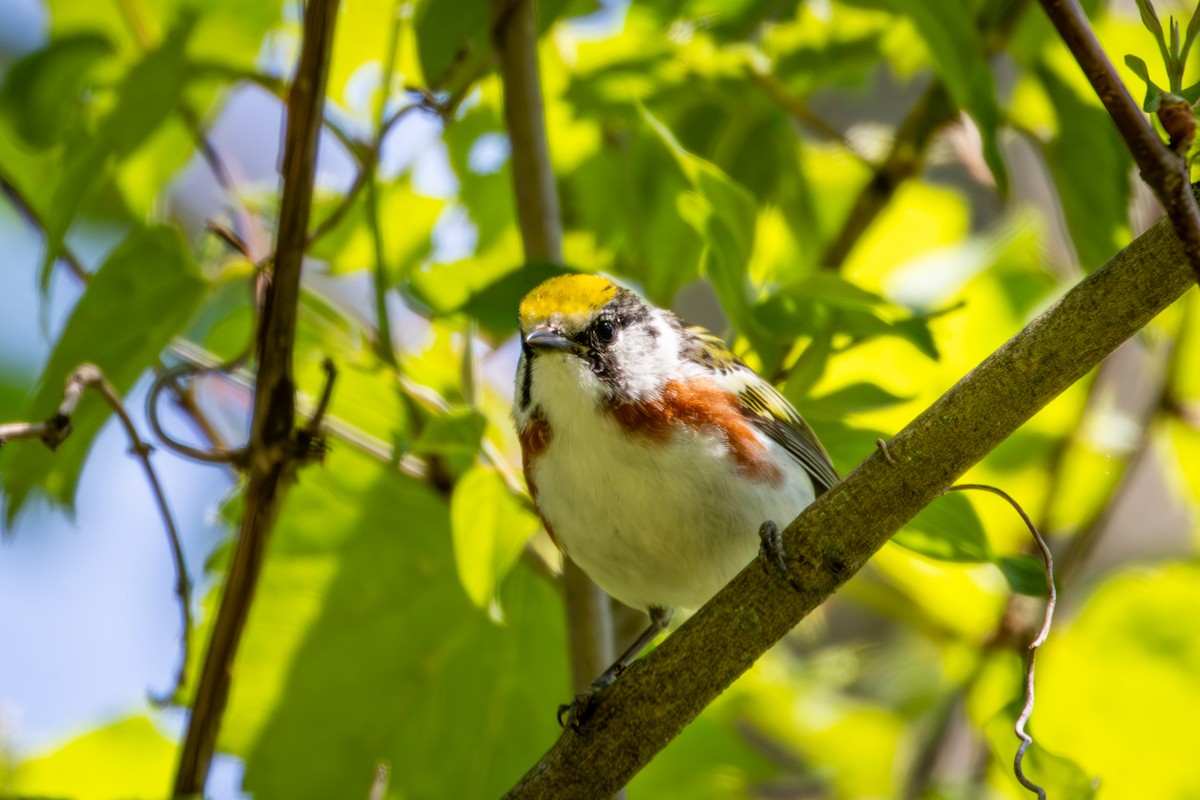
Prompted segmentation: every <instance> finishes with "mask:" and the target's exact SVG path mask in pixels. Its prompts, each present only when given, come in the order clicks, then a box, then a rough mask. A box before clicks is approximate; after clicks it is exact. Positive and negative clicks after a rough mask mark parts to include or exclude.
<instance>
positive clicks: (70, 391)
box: [0, 364, 192, 704]
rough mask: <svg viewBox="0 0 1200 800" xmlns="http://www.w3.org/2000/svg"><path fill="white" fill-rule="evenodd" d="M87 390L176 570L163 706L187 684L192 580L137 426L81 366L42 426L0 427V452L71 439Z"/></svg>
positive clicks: (94, 372)
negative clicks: (173, 647) (131, 460)
mask: <svg viewBox="0 0 1200 800" xmlns="http://www.w3.org/2000/svg"><path fill="white" fill-rule="evenodd" d="M87 389H93V390H95V391H97V392H99V393H100V395H101V396H102V397H104V399H105V401H106V402H107V403H108V405H109V407H110V408H112V410H113V411H114V412H115V413H116V415H117V417H118V419H120V420H121V425H122V427H124V428H125V435H126V436H127V437H128V439H129V450H130V452H131V453H133V454H134V455H135V456H137V458H138V460H139V461H140V462H141V464H142V470H143V471H144V472H145V473H146V480H147V481H148V482H149V483H150V489H151V491H152V492H153V493H154V502H155V504H156V505H157V506H158V513H159V516H160V517H162V521H163V527H164V528H165V529H166V532H167V543H168V544H169V545H170V548H171V559H172V561H173V562H174V565H175V594H176V596H177V597H178V599H179V611H180V623H181V625H182V628H183V629H182V631H181V632H180V637H179V638H180V650H181V654H180V659H179V669H178V670H177V671H176V673H175V681H174V684H173V685H172V688H171V690H170V691H168V692H166V693H165V694H163V695H151V699H152V700H153V701H154V702H155V703H157V704H165V703H167V702H169V701H170V699H171V697H172V696H173V695H175V694H177V693H178V692H179V691H180V690H181V689H183V687H184V685H185V684H186V682H187V665H188V661H189V654H190V652H191V648H190V642H191V634H192V608H191V595H192V588H191V581H190V579H189V578H188V572H187V565H186V563H185V562H184V558H183V547H182V546H181V545H180V542H179V530H178V529H177V528H176V527H175V518H174V517H173V516H172V515H171V508H170V506H169V505H168V504H167V496H166V493H165V492H164V491H163V488H162V484H161V483H159V480H158V474H157V473H156V472H155V471H154V467H153V465H151V463H150V453H151V452H152V450H153V448H152V447H151V446H150V445H149V444H147V443H146V442H144V441H143V440H142V438H141V436H139V435H138V431H137V426H136V425H134V424H133V419H132V418H131V417H130V416H129V412H128V411H126V410H125V404H124V403H123V402H122V401H121V397H120V395H119V394H118V393H117V390H116V389H115V388H114V387H113V385H112V384H111V383H109V382H108V379H107V378H105V377H104V373H103V372H102V371H101V370H100V368H99V367H97V366H96V365H94V364H81V365H80V366H79V367H77V368H76V369H75V371H74V372H72V373H71V374H70V376H68V378H67V382H66V385H65V386H64V388H63V399H62V402H61V403H59V406H58V408H57V410H55V412H54V416H52V417H51V418H50V419H48V420H47V421H46V422H41V423H27V422H18V423H8V424H5V425H0V447H2V446H3V445H4V444H5V443H6V442H8V441H10V440H12V439H41V440H42V442H43V443H44V444H45V445H46V446H47V447H48V448H50V449H51V450H54V449H56V448H57V447H58V446H59V445H60V444H62V442H63V440H65V439H66V438H67V437H68V436H69V435H70V433H71V417H72V416H73V415H74V413H75V409H76V408H77V407H78V406H79V401H80V398H82V396H83V393H84V391H85V390H87Z"/></svg>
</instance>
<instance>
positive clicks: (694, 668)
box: [506, 220, 1195, 799]
mask: <svg viewBox="0 0 1200 800" xmlns="http://www.w3.org/2000/svg"><path fill="white" fill-rule="evenodd" d="M1194 279H1195V278H1194V274H1193V273H1192V271H1191V269H1190V267H1189V265H1188V260H1187V258H1186V256H1185V255H1184V252H1183V249H1182V248H1181V246H1180V244H1179V241H1178V239H1176V238H1175V235H1174V234H1173V232H1172V230H1171V224H1170V223H1169V222H1168V221H1165V220H1164V221H1162V222H1160V223H1159V224H1157V225H1156V226H1154V227H1153V228H1152V229H1151V230H1149V231H1147V232H1146V233H1145V234H1143V235H1142V236H1139V237H1138V238H1137V239H1136V240H1134V242H1132V243H1131V244H1130V245H1129V246H1128V247H1126V248H1125V249H1124V250H1122V251H1121V252H1120V253H1118V254H1117V255H1116V256H1115V257H1114V258H1113V259H1112V260H1110V261H1109V262H1108V263H1107V264H1106V265H1105V266H1104V267H1102V268H1101V269H1099V270H1097V271H1096V272H1095V273H1093V274H1092V275H1090V276H1089V277H1088V278H1086V279H1085V280H1083V281H1081V282H1080V283H1079V285H1077V286H1076V287H1075V288H1074V289H1072V290H1071V291H1070V292H1069V293H1067V294H1066V295H1065V296H1064V297H1063V298H1062V299H1061V300H1060V301H1059V302H1058V303H1056V304H1055V305H1054V306H1053V307H1051V308H1050V309H1049V310H1048V311H1046V313H1044V314H1043V315H1041V316H1040V317H1038V318H1037V319H1036V320H1034V321H1033V322H1032V323H1030V324H1029V325H1028V326H1027V327H1026V328H1025V329H1024V330H1023V331H1021V332H1020V333H1019V334H1017V335H1016V336H1015V337H1013V338H1012V339H1011V340H1010V341H1009V342H1008V343H1006V344H1005V345H1004V346H1003V347H1001V348H1000V349H999V350H997V351H996V352H995V353H993V354H992V355H991V356H990V357H989V358H988V359H986V360H985V361H984V362H983V363H982V364H980V365H979V366H978V367H976V368H975V369H974V370H972V371H971V373H969V374H968V375H967V376H966V377H964V378H963V379H962V380H961V381H959V382H958V383H957V384H956V385H955V386H954V387H953V388H951V389H950V390H949V391H948V392H946V394H944V395H943V396H942V397H941V398H940V399H939V400H938V401H937V402H935V403H934V404H933V405H932V406H930V407H929V408H928V409H927V410H926V411H925V412H923V413H922V414H921V415H920V416H918V417H917V418H916V419H914V420H913V421H912V422H911V423H909V425H908V426H907V427H905V429H904V430H902V431H901V432H900V433H899V434H897V435H896V437H895V438H894V439H892V441H891V442H889V443H888V452H889V453H890V454H891V457H892V459H894V462H895V463H889V462H888V460H886V459H885V458H884V455H883V453H875V454H873V455H872V456H871V457H870V458H868V459H867V460H866V461H864V462H863V463H862V464H861V465H860V466H859V467H858V468H857V469H856V470H855V471H854V472H853V473H852V474H851V475H850V476H849V477H847V478H846V480H845V481H843V482H842V483H840V484H838V485H837V486H835V487H834V488H833V489H832V490H831V491H829V492H828V493H826V494H825V495H824V496H822V497H821V498H820V499H819V500H818V501H817V502H816V503H814V504H813V505H812V506H810V507H809V508H808V509H806V510H805V511H804V513H802V514H801V515H800V516H799V517H797V518H796V519H795V520H794V521H793V522H792V523H791V524H790V525H789V526H788V527H787V530H786V531H784V547H785V550H786V552H787V553H788V557H787V561H788V566H789V567H790V569H791V570H792V572H793V573H794V575H795V576H796V577H797V578H798V580H799V582H800V585H801V586H803V587H804V591H800V592H798V591H791V590H789V589H786V588H783V587H781V585H780V584H779V583H778V582H776V581H774V580H772V578H771V576H770V575H768V574H767V573H766V572H765V571H764V570H763V569H762V567H761V566H760V565H759V564H758V562H757V561H756V562H754V563H752V564H750V565H749V566H747V567H746V568H745V569H743V570H742V572H741V573H739V574H738V575H737V577H735V578H734V579H733V581H732V582H730V583H729V585H728V586H726V587H725V588H724V589H722V590H721V591H720V592H719V593H718V594H717V595H716V596H715V597H713V599H712V600H711V601H709V603H708V604H707V605H705V606H704V607H703V608H702V609H700V611H699V612H697V613H696V615H695V616H693V617H692V618H691V619H690V620H688V621H687V622H686V623H685V624H684V625H683V626H682V627H681V628H680V629H679V630H678V631H676V632H675V633H674V634H672V635H671V636H668V637H667V639H666V641H664V642H663V644H662V645H660V646H659V647H658V648H657V649H656V650H655V651H654V652H653V653H651V654H650V655H649V656H647V657H646V658H644V659H642V660H641V661H639V662H637V663H635V664H634V665H633V666H632V667H630V669H629V670H628V671H627V672H626V673H625V674H623V675H622V676H621V678H620V679H619V680H617V681H616V682H615V683H614V684H613V685H612V686H611V687H610V688H609V689H608V690H606V691H605V692H604V694H603V695H601V696H600V698H599V700H598V702H597V703H596V707H595V710H594V712H593V714H592V715H591V716H590V717H589V718H588V720H587V721H586V723H585V724H584V725H583V726H581V728H580V730H578V731H574V730H570V729H568V730H565V731H564V732H563V734H562V736H561V737H560V738H559V740H558V741H557V742H556V743H555V744H554V746H553V747H551V749H550V750H549V752H547V753H546V755H545V756H543V757H542V759H541V760H540V761H539V762H538V763H537V764H536V765H534V766H533V768H532V769H530V771H529V772H528V773H526V775H525V776H524V777H523V778H522V779H521V780H520V781H519V782H518V783H517V784H516V786H514V787H513V788H512V789H511V790H510V791H509V793H508V794H507V795H506V797H508V798H514V799H515V798H556V799H559V798H584V797H604V796H606V795H608V794H611V793H612V792H613V791H614V790H616V789H617V788H619V787H621V786H623V785H625V784H626V783H627V782H628V781H629V779H630V778H632V777H633V776H634V775H635V774H636V773H637V772H638V771H639V770H640V769H641V768H642V767H644V766H645V765H646V764H647V763H648V762H649V761H650V759H651V758H653V757H654V756H655V755H656V754H657V753H658V752H659V751H660V750H661V749H662V748H663V747H665V746H666V745H667V744H668V743H669V742H670V741H671V740H672V739H673V738H674V737H675V736H676V735H678V734H679V732H680V731H682V730H683V728H684V726H686V725H687V724H688V723H689V722H691V721H692V720H693V719H695V717H696V716H697V715H698V714H699V713H700V712H701V711H702V710H703V709H704V707H705V706H707V705H708V704H709V703H711V702H712V701H713V700H714V699H715V698H716V697H717V696H718V695H719V694H720V693H721V692H723V691H724V690H725V689H726V688H727V687H728V686H729V685H730V684H731V683H733V681H734V680H736V679H737V677H738V676H740V675H741V674H742V673H743V672H745V671H746V670H747V669H749V668H750V666H751V665H752V664H753V663H754V662H755V661H756V660H757V659H758V658H759V656H761V655H762V654H763V653H764V652H766V650H767V649H768V648H770V647H771V646H772V645H773V644H775V643H776V642H777V641H779V639H781V638H782V637H783V636H784V635H785V634H786V633H787V632H788V631H790V630H791V629H792V628H793V627H795V625H796V624H797V623H798V622H799V621H800V620H801V619H803V618H804V617H805V616H806V615H807V614H809V613H810V612H811V611H813V609H815V608H816V607H817V606H819V605H820V604H821V603H823V602H824V601H825V600H826V599H827V598H828V597H829V596H830V595H831V594H833V592H834V591H835V590H837V588H838V587H839V586H841V585H842V584H843V583H844V582H845V581H846V580H848V579H849V578H850V577H851V576H852V575H854V573H856V572H857V571H858V570H859V569H861V568H862V566H863V565H864V564H865V563H866V562H867V559H869V558H870V557H871V555H872V554H874V553H875V551H877V550H878V549H879V548H880V547H882V546H883V545H884V543H885V542H887V540H888V539H889V538H890V537H891V536H892V534H894V533H895V532H896V531H897V530H899V529H900V527H901V526H902V525H903V524H904V523H905V522H907V521H908V520H910V519H911V518H912V517H913V516H915V515H916V514H917V512H918V511H920V510H921V509H922V508H924V507H925V506H926V505H928V504H929V503H930V502H932V500H933V499H934V498H935V497H937V496H938V495H940V494H941V493H942V492H943V491H944V490H945V489H946V487H948V486H950V485H951V484H952V483H953V482H954V481H955V480H956V479H957V478H958V477H959V476H961V475H962V474H963V473H964V472H966V471H967V469H969V468H970V467H971V466H972V465H973V464H975V463H976V462H978V461H979V460H980V459H982V458H983V456H984V455H986V454H987V453H988V452H989V451H990V450H992V449H993V448H995V447H996V446H997V445H998V444H1000V443H1001V442H1002V441H1004V439H1006V438H1007V437H1009V436H1010V435H1012V433H1013V432H1014V431H1016V430H1017V428H1019V427H1020V426H1021V425H1022V424H1023V423H1024V422H1026V421H1027V420H1028V419H1029V418H1030V417H1032V416H1033V415H1034V414H1035V413H1037V411H1038V410H1039V409H1041V408H1042V407H1043V406H1045V405H1046V404H1047V403H1048V402H1050V400H1052V399H1053V398H1054V397H1056V396H1057V395H1059V394H1060V393H1062V392H1063V391H1064V390H1065V389H1067V387H1069V386H1070V385H1071V384H1073V383H1074V382H1075V381H1077V380H1079V379H1080V378H1082V377H1083V376H1084V375H1085V374H1087V372H1088V371H1089V370H1091V369H1092V368H1093V367H1095V366H1096V365H1097V364H1098V363H1100V361H1101V360H1102V359H1103V358H1104V357H1105V356H1107V355H1108V354H1109V353H1111V352H1112V351H1113V350H1114V349H1116V347H1117V346H1118V345H1120V344H1121V342H1123V341H1125V340H1126V339H1128V338H1129V337H1130V336H1132V335H1133V334H1135V333H1136V332H1137V331H1138V330H1139V329H1140V328H1142V327H1143V326H1144V325H1146V323H1148V322H1149V321H1150V320H1151V319H1153V318H1154V316H1155V315H1157V314H1158V313H1159V312H1161V311H1162V310H1164V309H1165V308H1167V307H1168V306H1169V305H1171V304H1172V303H1173V302H1174V301H1175V300H1177V299H1178V298H1179V297H1180V296H1181V295H1183V293H1184V292H1185V291H1186V290H1187V289H1188V287H1190V286H1191V285H1192V284H1193V282H1194ZM1015 688H1016V687H1014V689H1015Z"/></svg>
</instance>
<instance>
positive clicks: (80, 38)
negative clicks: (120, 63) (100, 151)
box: [0, 33, 116, 148]
mask: <svg viewBox="0 0 1200 800" xmlns="http://www.w3.org/2000/svg"><path fill="white" fill-rule="evenodd" d="M115 51H116V47H115V46H114V45H113V43H112V42H111V41H110V40H109V39H108V38H107V37H104V36H101V35H100V34H96V33H80V34H75V35H72V36H66V37H63V38H62V39H57V40H54V41H51V42H50V44H48V45H47V46H46V47H44V48H42V49H41V50H36V51H34V52H33V53H30V54H29V55H27V56H25V57H24V58H22V59H21V60H20V61H18V62H17V63H15V64H13V65H12V67H11V68H10V69H9V71H8V75H7V77H6V78H5V80H4V87H3V90H0V109H2V111H3V113H4V115H5V116H6V117H8V118H9V119H10V120H11V121H12V124H13V128H14V129H15V130H16V132H17V133H18V134H19V135H20V136H21V138H23V139H24V140H25V142H26V143H28V144H30V145H32V146H33V147H37V148H43V147H49V146H50V145H52V144H54V143H56V142H58V141H59V140H60V139H61V138H62V137H63V135H64V134H65V133H66V131H67V130H68V129H69V128H70V127H71V126H72V125H73V124H75V123H76V122H77V120H78V117H79V115H80V107H79V103H80V99H81V97H80V95H81V94H82V93H83V91H84V89H85V88H86V87H87V86H88V85H89V83H90V82H91V73H92V70H93V68H94V67H95V66H96V65H97V64H99V63H100V62H101V61H103V60H105V59H107V58H109V57H111V56H112V55H113V53H114V52H115Z"/></svg>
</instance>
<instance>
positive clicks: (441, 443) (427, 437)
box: [412, 408, 487, 456]
mask: <svg viewBox="0 0 1200 800" xmlns="http://www.w3.org/2000/svg"><path fill="white" fill-rule="evenodd" d="M486 427H487V417H485V416H484V415H483V414H481V413H479V412H478V411H476V410H475V409H473V408H454V409H451V410H450V411H448V412H446V413H445V414H441V415H438V416H434V417H431V418H430V419H429V421H428V423H427V424H426V425H425V429H424V430H422V431H421V435H420V436H418V437H417V440H416V441H415V442H413V448H412V449H413V452H414V453H420V454H425V455H428V454H437V455H442V456H474V455H475V454H476V453H478V452H479V443H480V441H481V440H482V439H483V431H484V429H485V428H486Z"/></svg>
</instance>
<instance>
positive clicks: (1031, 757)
mask: <svg viewBox="0 0 1200 800" xmlns="http://www.w3.org/2000/svg"><path fill="white" fill-rule="evenodd" d="M1042 702H1043V703H1044V702H1046V701H1045V700H1044V699H1043V701H1042ZM1020 712H1021V704H1020V703H1018V702H1014V703H1013V704H1012V705H1010V706H1009V707H1008V708H1006V709H1004V711H1002V712H1001V713H1000V714H998V715H996V717H995V719H993V720H992V721H991V722H989V723H988V725H987V729H986V733H987V740H988V744H989V745H991V747H992V753H993V755H994V757H995V759H996V763H997V764H1003V765H1005V767H1007V766H1008V764H1009V763H1010V762H1011V761H1012V759H1013V757H1014V755H1015V754H1016V752H1017V747H1018V746H1019V745H1020V740H1019V739H1017V736H1016V734H1015V733H1014V732H1013V725H1014V723H1015V722H1016V719H1017V715H1018V714H1019V713H1020ZM1021 766H1022V771H1023V772H1024V773H1025V777H1026V778H1027V779H1028V780H1030V781H1033V782H1034V783H1036V784H1037V785H1038V786H1041V787H1042V788H1043V789H1045V790H1046V796H1047V797H1054V798H1062V800H1090V799H1091V798H1093V797H1095V796H1096V786H1095V785H1094V783H1093V779H1092V778H1090V777H1089V776H1088V775H1087V773H1086V772H1084V771H1083V769H1082V768H1081V767H1080V766H1079V764H1077V763H1075V762H1074V761H1071V760H1070V759H1068V758H1064V757H1063V756H1061V755H1058V754H1056V753H1053V752H1050V751H1049V750H1047V749H1046V748H1045V747H1043V746H1042V745H1040V744H1038V742H1037V739H1036V738H1035V739H1034V743H1033V745H1032V746H1031V747H1030V748H1029V749H1028V750H1027V751H1025V758H1024V759H1023V760H1022V765H1021ZM1005 773H1006V774H1007V775H1008V779H1009V783H1010V785H1011V786H1012V787H1013V789H1014V791H1018V792H1021V793H1022V794H1024V793H1026V792H1027V791H1028V790H1027V789H1025V788H1024V787H1022V786H1021V785H1020V784H1019V783H1018V782H1017V778H1016V775H1015V774H1014V773H1013V772H1012V771H1011V770H1008V769H1006V770H1005Z"/></svg>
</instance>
